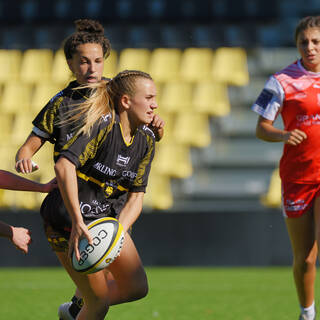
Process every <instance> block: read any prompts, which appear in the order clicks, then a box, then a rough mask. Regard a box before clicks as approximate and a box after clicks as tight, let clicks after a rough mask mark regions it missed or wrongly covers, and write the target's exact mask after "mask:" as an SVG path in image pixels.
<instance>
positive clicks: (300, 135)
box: [283, 129, 307, 146]
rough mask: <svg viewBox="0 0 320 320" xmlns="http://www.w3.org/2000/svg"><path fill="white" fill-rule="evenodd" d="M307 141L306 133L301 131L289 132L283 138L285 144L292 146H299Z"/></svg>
mask: <svg viewBox="0 0 320 320" xmlns="http://www.w3.org/2000/svg"><path fill="white" fill-rule="evenodd" d="M306 139H307V135H306V133H305V132H303V131H301V130H299V129H294V130H292V131H288V132H286V133H285V134H284V136H283V141H284V143H286V144H289V145H291V146H297V145H299V144H300V143H301V142H302V141H304V140H306Z"/></svg>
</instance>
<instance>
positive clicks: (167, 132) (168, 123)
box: [157, 109, 175, 144]
mask: <svg viewBox="0 0 320 320" xmlns="http://www.w3.org/2000/svg"><path fill="white" fill-rule="evenodd" d="M159 111H160V112H159V116H160V118H161V119H162V120H163V121H164V123H165V124H164V128H165V129H164V135H163V138H162V139H161V143H162V144H163V143H166V142H170V141H172V139H173V127H174V119H175V116H174V114H171V113H167V112H164V111H163V109H160V110H159ZM157 113H158V112H157Z"/></svg>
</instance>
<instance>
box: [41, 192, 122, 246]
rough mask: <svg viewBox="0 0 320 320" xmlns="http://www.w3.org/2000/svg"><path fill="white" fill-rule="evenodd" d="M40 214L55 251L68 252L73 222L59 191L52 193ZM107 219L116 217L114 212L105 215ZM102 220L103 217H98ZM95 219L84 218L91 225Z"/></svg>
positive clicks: (45, 200) (111, 210)
mask: <svg viewBox="0 0 320 320" xmlns="http://www.w3.org/2000/svg"><path fill="white" fill-rule="evenodd" d="M40 214H41V217H42V219H43V224H44V231H45V234H46V237H47V239H48V241H49V244H50V245H51V247H52V249H53V251H60V252H61V251H62V252H63V251H67V249H68V242H69V238H70V232H71V227H72V222H71V219H70V216H69V213H68V211H67V209H66V207H65V205H64V202H63V200H62V197H61V195H60V192H59V189H54V190H53V191H52V192H50V193H49V194H48V195H47V196H46V197H45V199H44V201H43V202H42V205H41V208H40ZM104 216H105V217H113V218H115V217H116V214H115V212H114V210H113V209H112V208H111V209H110V211H108V212H106V213H105V214H104ZM97 218H101V217H96V218H95V219H97ZM95 219H93V218H89V219H88V218H86V217H84V216H83V220H84V223H86V224H89V223H90V222H92V221H93V220H95Z"/></svg>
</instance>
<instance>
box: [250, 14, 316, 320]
mask: <svg viewBox="0 0 320 320" xmlns="http://www.w3.org/2000/svg"><path fill="white" fill-rule="evenodd" d="M295 41H296V45H297V48H298V51H299V53H300V55H301V58H300V59H299V60H297V61H296V62H294V63H292V64H290V65H289V66H288V67H286V68H284V69H283V70H281V71H279V72H277V73H275V74H274V75H273V76H271V77H270V79H269V80H268V81H267V83H266V85H265V87H264V89H263V90H262V92H261V94H260V96H259V97H258V99H257V101H256V102H255V104H254V105H253V107H252V109H253V110H254V111H255V112H257V113H258V114H259V119H258V123H257V128H256V135H257V137H258V138H259V139H262V140H264V141H270V142H283V143H284V149H283V154H282V157H281V160H280V177H281V181H282V205H283V214H284V216H285V221H286V226H287V230H288V233H289V237H290V241H291V246H292V251H293V274H294V280H295V284H296V289H297V294H298V299H299V302H300V306H301V313H300V318H299V319H300V320H313V319H315V317H316V315H315V303H314V283H315V277H316V261H317V256H318V247H319V244H320V243H319V241H320V174H319V169H320V152H319V150H320V139H319V130H320V108H319V107H320V16H309V17H305V18H303V19H302V20H301V21H300V22H299V24H298V25H297V27H296V32H295ZM278 114H281V116H282V120H283V123H284V129H283V130H281V129H277V128H276V127H274V125H273V123H274V121H275V119H276V117H277V115H278Z"/></svg>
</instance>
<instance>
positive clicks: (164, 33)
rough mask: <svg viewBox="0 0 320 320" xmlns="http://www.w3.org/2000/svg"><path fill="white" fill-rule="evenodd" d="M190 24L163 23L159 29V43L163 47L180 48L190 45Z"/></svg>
mask: <svg viewBox="0 0 320 320" xmlns="http://www.w3.org/2000/svg"><path fill="white" fill-rule="evenodd" d="M191 30H192V26H191V25H190V24H189V23H186V24H182V25H176V24H174V25H169V24H164V25H162V27H161V28H160V29H159V31H160V35H161V43H162V44H163V46H164V47H165V48H179V49H181V50H183V49H185V48H187V47H190V41H191V40H190V33H191Z"/></svg>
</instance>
